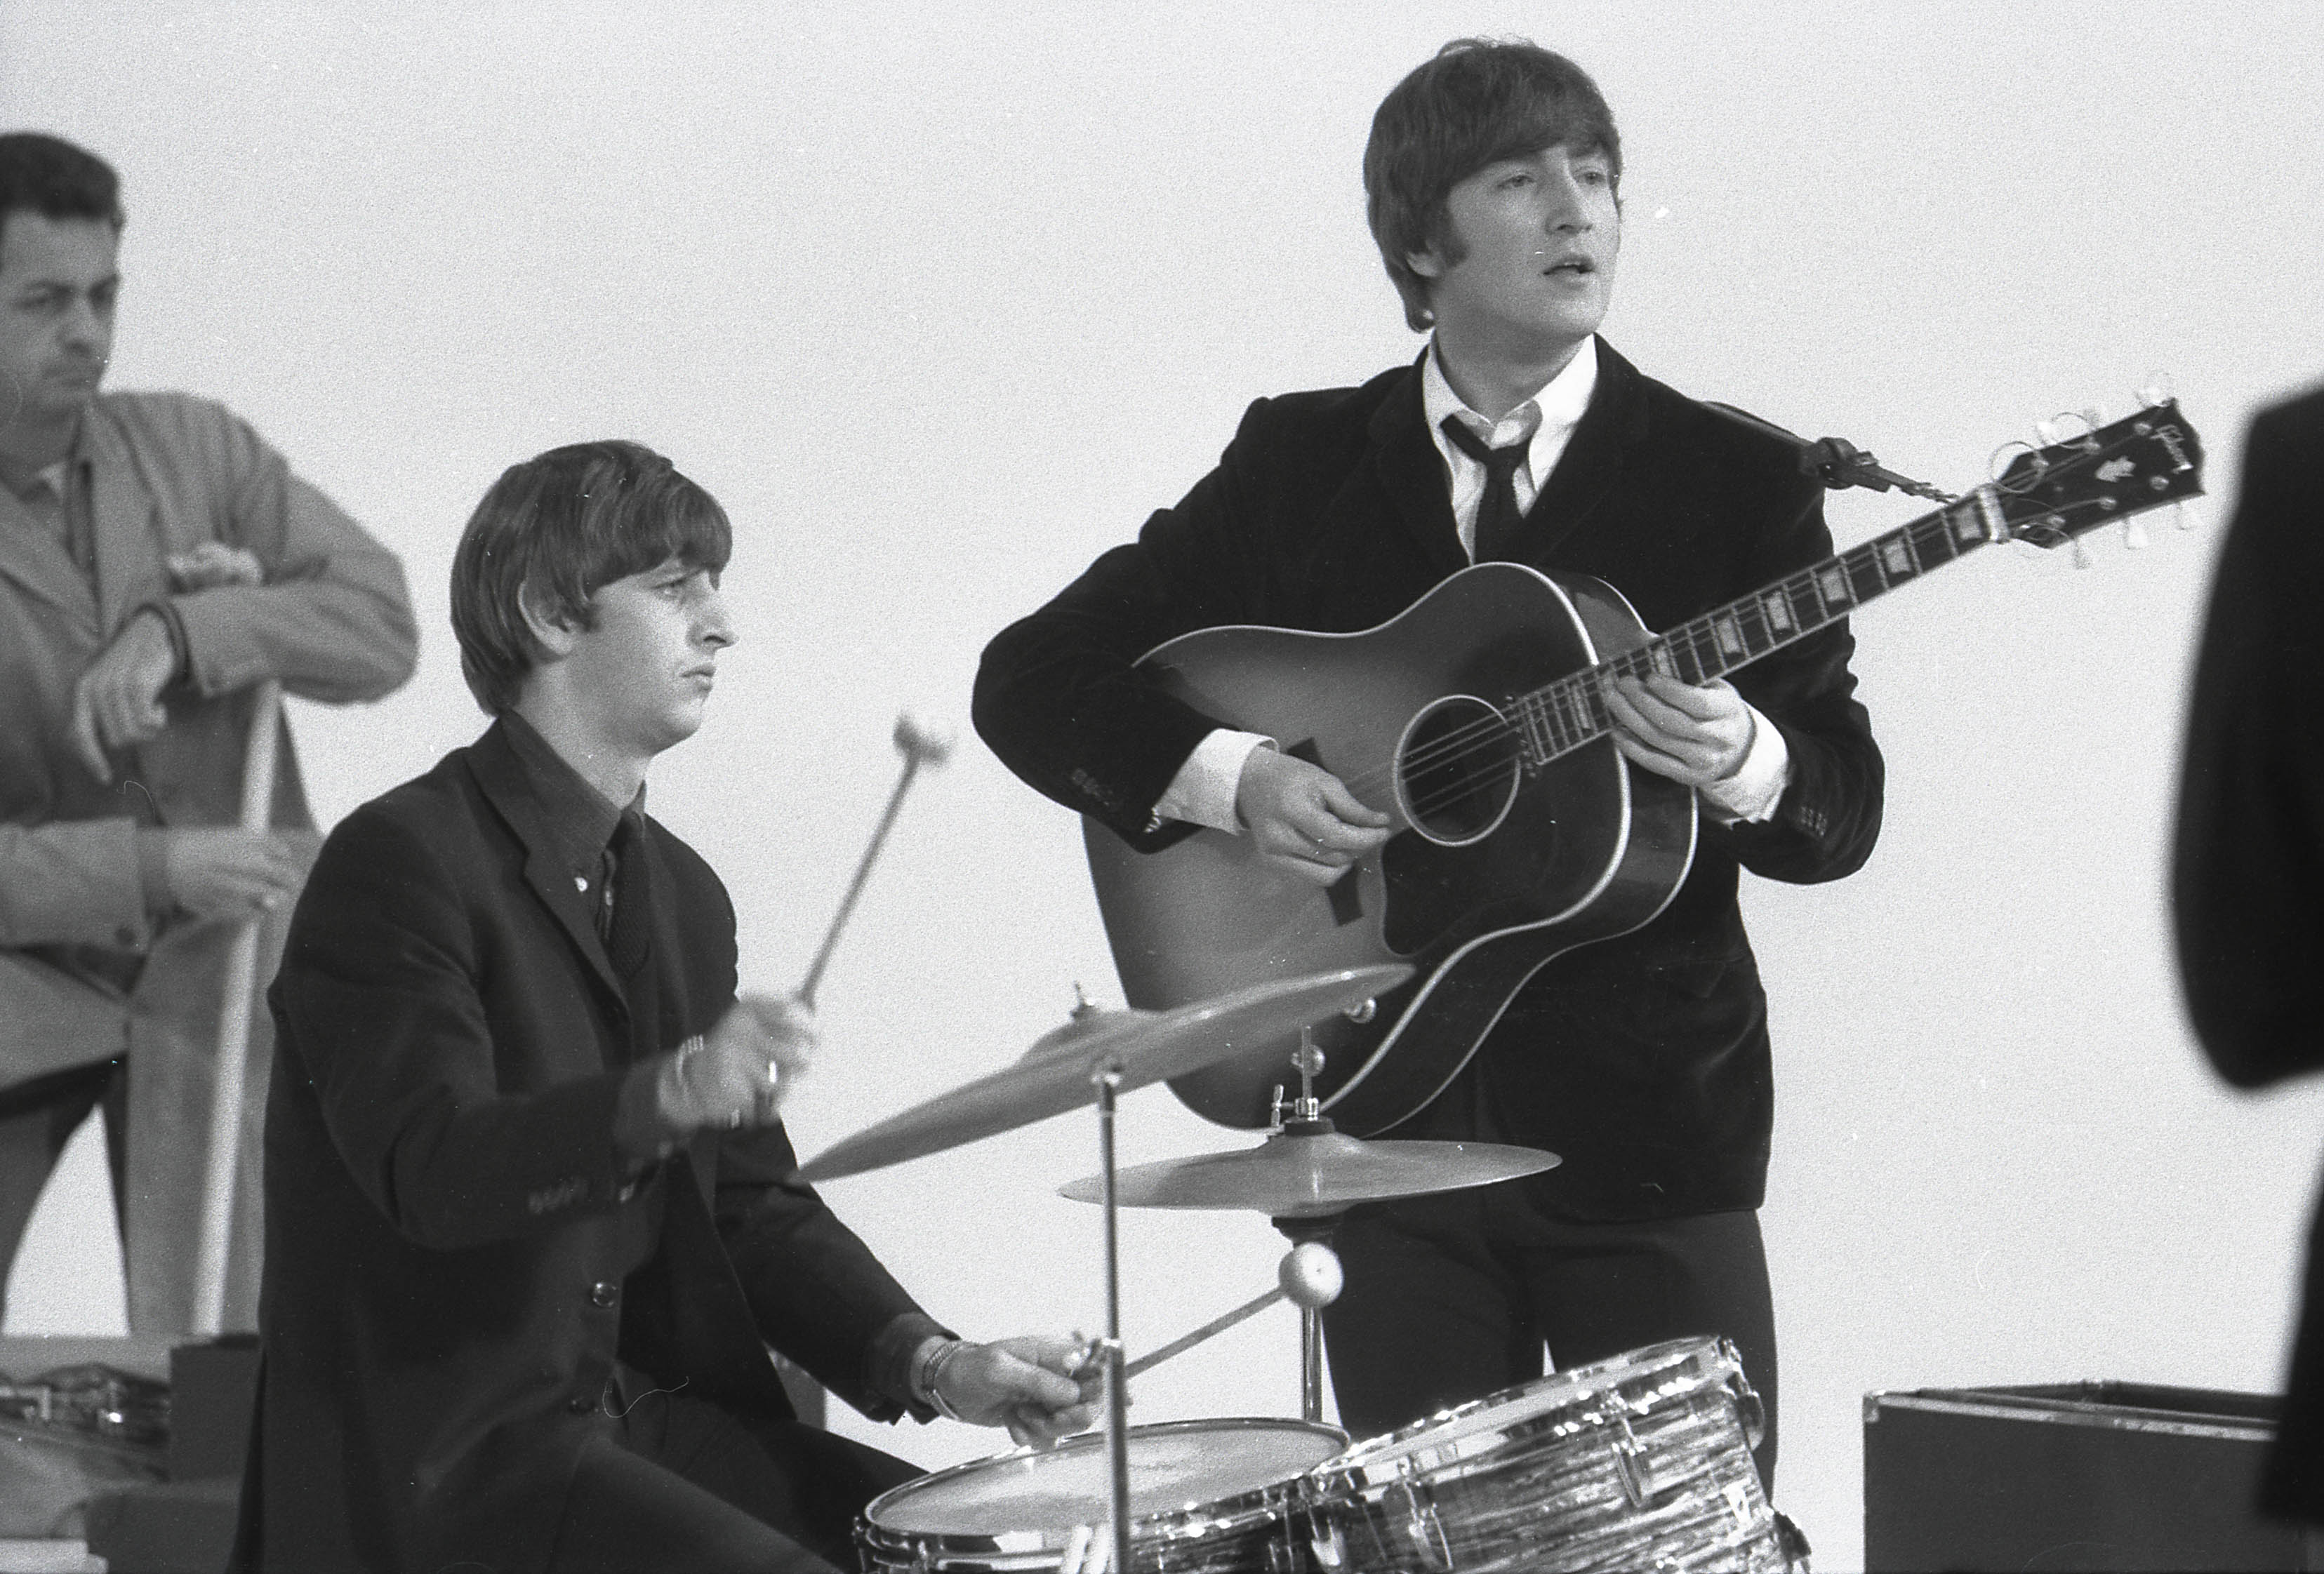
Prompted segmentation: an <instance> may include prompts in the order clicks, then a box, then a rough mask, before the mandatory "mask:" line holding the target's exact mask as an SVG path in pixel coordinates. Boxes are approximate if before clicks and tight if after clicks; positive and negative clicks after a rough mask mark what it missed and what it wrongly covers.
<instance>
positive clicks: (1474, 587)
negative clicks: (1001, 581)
mask: <svg viewBox="0 0 2324 1574" xmlns="http://www.w3.org/2000/svg"><path fill="white" fill-rule="evenodd" d="M2201 462H2202V448H2201V445H2200V443H2199V439H2198V438H2197V437H2196V435H2195V432H2194V430H2193V429H2192V428H2190V426H2189V425H2188V424H2187V422H2186V421H2185V420H2184V419H2183V418H2182V417H2181V415H2180V413H2179V409H2178V406H2177V404H2176V403H2175V402H2172V401H2167V400H2166V401H2163V402H2161V403H2158V404H2155V405H2153V406H2152V407H2150V408H2148V409H2145V410H2142V411H2141V412H2140V413H2138V414H2137V415H2135V416H2131V417H2128V418H2126V419H2122V420H2119V421H2116V422H2115V423H2113V424H2112V425H2109V426H2106V427H2103V428H2093V429H2090V430H2089V431H2087V432H2086V433H2084V434H2083V435H2082V436H2080V437H2074V438H2071V439H2069V440H2064V441H2060V442H2055V443H2052V444H2051V445H2049V446H2044V447H2040V448H2031V447H2029V448H2027V449H2026V450H2025V451H2024V453H2022V454H2020V455H2019V456H2017V457H2016V458H2015V460H2014V461H2013V462H2012V463H2011V464H2009V465H2008V466H2007V467H2006V469H2005V470H2004V471H2003V473H2002V474H2001V475H2000V477H1999V478H1998V479H1997V480H1996V481H1994V482H1991V483H1987V484H1985V485H1983V486H1980V487H1978V489H1977V490H1976V491H1974V492H1970V493H1969V494H1968V495H1967V496H1965V497H1962V498H1960V500H1958V501H1956V502H1951V503H1949V504H1947V505H1946V506H1944V507H1942V508H1941V509H1938V510H1936V511H1933V512H1932V513H1928V514H1924V515H1923V516H1921V517H1920V518H1918V519H1915V520H1913V521H1911V522H1910V523H1908V524H1906V525H1904V526H1902V527H1900V528H1898V529H1894V530H1890V531H1889V532H1887V533H1886V535H1882V536H1879V537H1877V538H1874V539H1872V540H1870V541H1867V542H1866V543H1864V544H1863V545H1862V546H1858V547H1852V548H1849V549H1848V550H1846V551H1844V552H1840V553H1836V554H1834V555H1833V556H1831V557H1826V558H1824V559H1823V560H1822V561H1821V562H1820V563H1816V564H1813V565H1812V566H1809V567H1806V568H1804V569H1802V570H1801V571H1799V572H1798V573H1796V574H1794V575H1790V576H1789V577H1787V578H1785V579H1783V580H1781V581H1779V582H1777V583H1776V584H1770V585H1768V586H1766V587H1765V588H1764V589H1761V590H1757V591H1755V592H1753V593H1752V594H1749V595H1747V596H1744V597H1742V598H1741V599H1739V600H1737V601H1733V602H1729V603H1727V604H1726V605H1724V606H1720V607H1718V608H1715V609H1713V610H1712V611H1711V612H1705V613H1703V614H1702V615H1701V616H1700V617H1698V618H1695V619H1693V620H1692V621H1689V622H1686V623H1684V624H1682V625H1681V626H1679V627H1678V628H1675V629H1673V630H1671V631H1668V632H1666V633H1664V634H1660V635H1656V634H1653V633H1651V632H1649V631H1647V630H1646V627H1645V626H1644V625H1643V624H1642V623H1641V622H1640V621H1639V620H1638V618H1637V614H1636V613H1635V612H1633V611H1632V610H1631V608H1630V606H1629V603H1628V602H1626V601H1625V600H1624V599H1623V598H1622V596H1621V595H1620V594H1619V593H1618V592H1617V591H1616V590H1614V589H1613V587H1611V586H1610V585H1608V584H1604V583H1603V582H1602V581H1599V580H1595V579H1591V578H1587V577H1584V576H1581V575H1550V574H1543V573H1540V572H1538V571H1536V570H1535V569H1532V568H1529V567H1526V566H1523V565H1521V564H1514V563H1481V564H1479V565H1477V566H1474V567H1471V568H1468V569H1465V570H1463V571H1462V572H1461V573H1458V574H1455V575H1452V576H1451V577H1450V578H1448V579H1446V580H1444V581H1443V583H1442V584H1438V585H1437V586H1436V587H1435V588H1434V589H1433V590H1432V591H1430V592H1429V593H1428V594H1426V595H1425V596H1423V597H1422V598H1421V599H1420V600H1419V601H1417V602H1416V603H1413V604H1412V605H1411V606H1410V607H1408V608H1406V610H1405V611H1404V612H1401V613H1399V614H1398V615H1397V616H1396V617H1394V618H1392V619H1390V620H1389V621H1387V622H1385V623H1382V624H1380V625H1379V626H1378V627H1377V628H1373V629H1369V630H1366V631H1362V632H1360V633H1354V634H1316V633H1308V632H1303V631H1296V630H1289V629H1271V628H1259V627H1248V626H1234V627H1225V628H1214V629H1203V630H1199V631H1195V632H1194V633H1191V634H1185V635H1182V636H1180V637H1179V638H1177V639H1175V640H1168V641H1167V642H1166V643H1164V644H1161V645H1158V646H1157V647H1156V648H1155V649H1152V650H1150V651H1148V653H1147V654H1146V655H1145V656H1144V657H1142V658H1140V659H1139V667H1140V668H1141V669H1142V670H1144V671H1145V672H1147V673H1148V674H1149V675H1151V676H1152V677H1154V678H1155V679H1156V680H1157V681H1158V682H1159V683H1160V684H1161V685H1162V686H1164V687H1165V688H1167V690H1169V691H1170V692H1171V693H1174V694H1176V695H1179V696H1180V697H1182V698H1184V699H1185V701H1186V702H1187V703H1189V704H1192V705H1194V707H1195V708H1197V709H1198V710H1200V711H1202V712H1203V713H1205V714H1207V715H1211V716H1214V717H1218V718H1220V719H1221V720H1222V721H1225V722H1228V723H1231V724H1232V725H1234V726H1236V727H1238V728H1240V729H1243V730H1245V731H1248V732H1260V733H1265V734H1267V735H1268V736H1269V737H1272V738H1277V739H1280V740H1282V741H1284V743H1285V744H1286V748H1287V750H1288V751H1289V752H1291V753H1294V754H1296V755H1299V756H1301V757H1302V758H1305V759H1308V760H1310V761H1312V762H1313V763H1314V764H1317V765H1320V766H1322V767H1323V769H1327V770H1330V771H1332V772H1333V774H1335V775H1337V776H1338V777H1339V778H1341V779H1342V781H1344V782H1346V783H1347V785H1348V787H1349V788H1350V789H1351V791H1353V792H1354V793H1355V794H1356V796H1358V797H1360V798H1361V799H1363V800H1364V802H1366V803H1368V804H1370V805H1373V806H1374V807H1377V808H1381V809H1385V810H1387V811H1388V813H1389V814H1390V815H1392V816H1393V819H1394V831H1393V833H1392V834H1391V835H1390V836H1389V838H1388V841H1387V842H1386V843H1385V844H1383V845H1382V846H1381V847H1380V848H1379V849H1378V850H1377V851H1374V852H1372V853H1370V854H1368V855H1367V856H1366V857H1365V858H1363V859H1362V860H1361V861H1360V862H1358V863H1357V864H1355V865H1353V866H1352V867H1351V869H1350V870H1348V872H1347V873H1346V875H1345V876H1343V877H1342V879H1340V880H1339V881H1338V882H1337V883H1335V884H1333V886H1331V887H1330V888H1317V887H1316V886H1315V885H1314V884H1313V883H1311V882H1309V881H1306V880H1304V879H1297V878H1296V877H1294V876H1291V875H1287V874H1283V873H1279V872H1277V870H1274V869H1272V868H1270V867H1269V866H1268V864H1266V863H1265V862H1264V861H1262V860H1261V859H1260V858H1259V855H1258V854H1257V852H1256V851H1254V849H1253V847H1252V844H1251V842H1250V838H1248V837H1239V836H1230V835H1227V834H1224V833H1221V832H1217V831H1213V830H1208V829H1204V830H1200V831H1197V832H1196V833H1194V834H1193V835H1191V836H1188V837H1186V838H1185V839H1184V840H1182V841H1179V842H1174V843H1172V844H1170V845H1169V846H1167V847H1166V848H1164V849H1162V850H1161V851H1157V852H1151V853H1139V852H1137V851H1133V850H1132V849H1131V848H1130V846H1129V844H1128V843H1127V842H1123V841H1122V840H1121V838H1120V837H1119V836H1118V835H1116V834H1115V833H1113V832H1112V831H1111V830H1109V829H1107V828H1106V827H1105V826H1103V825H1101V824H1098V823H1096V822H1095V821H1089V822H1087V823H1086V824H1085V833H1084V834H1085V839H1086V842H1087V848H1088V853H1089V861H1090V872H1091V876H1092V879H1093V881H1094V882H1095V885H1096V888H1097V897H1098V907H1099V909H1100V911H1101V913H1102V915H1103V917H1104V920H1105V927H1106V935H1107V939H1108V941H1109V943H1111V948H1112V952H1113V958H1114V963H1115V966H1116V968H1117V969H1118V970H1119V971H1120V975H1121V982H1122V989H1123V992H1124V995H1125V996H1126V998H1127V999H1128V1000H1129V1003H1130V1005H1132V1006H1138V1007H1143V1008H1149V1009H1157V1010H1167V1009H1170V1008H1176V1007H1178V1006H1183V1005H1187V1004H1191V1003H1193V1002H1194V1001H1198V1000H1203V999H1210V998H1213V997H1214V996H1217V995H1222V994H1224V993H1226V992H1228V991H1229V990H1236V989H1240V988H1242V987H1244V986H1246V985H1249V984H1253V983H1257V982H1259V981H1261V980H1268V979H1277V978H1289V977H1294V976H1296V975H1298V974H1302V973H1313V972H1322V971H1330V970H1334V969H1339V968H1347V967H1360V966H1366V965H1369V964H1373V963H1378V962H1409V963H1411V964H1413V966H1414V968H1415V970H1416V971H1415V973H1414V976H1413V979H1412V980H1411V981H1410V982H1408V983H1406V984H1404V985H1402V986H1400V987H1399V988H1398V989H1397V990H1395V991H1394V992H1393V993H1391V994H1388V995H1386V996H1383V997H1382V998H1380V999H1378V1000H1376V1001H1373V1002H1370V1003H1369V1005H1368V1006H1366V1007H1364V1008H1360V1009H1358V1010H1356V1011H1354V1012H1351V1013H1345V1014H1342V1016H1340V1017H1333V1018H1332V1019H1330V1020H1329V1021H1327V1022H1326V1023H1324V1024H1323V1025H1321V1026H1318V1027H1317V1028H1316V1029H1315V1030H1314V1034H1315V1044H1316V1046H1317V1047H1318V1048H1320V1049H1322V1050H1323V1052H1324V1060H1325V1063H1324V1069H1323V1073H1322V1075H1321V1076H1319V1077H1318V1079H1317V1082H1316V1091H1317V1093H1318V1095H1319V1097H1321V1098H1322V1100H1323V1109H1324V1112H1325V1113H1326V1114H1328V1115H1329V1116H1331V1117H1332V1118H1333V1120H1334V1121H1335V1122H1336V1123H1337V1124H1338V1125H1339V1127H1340V1128H1341V1129H1342V1130H1344V1131H1350V1132H1353V1133H1354V1134H1356V1135H1358V1136H1371V1135H1373V1134H1375V1133H1378V1132H1381V1131H1385V1130H1387V1129H1388V1128H1392V1127H1394V1126H1396V1125H1397V1124H1398V1123H1400V1122H1402V1121H1404V1120H1406V1119H1407V1118H1410V1117H1411V1116H1412V1115H1414V1114H1416V1112H1418V1111H1419V1110H1420V1109H1423V1108H1424V1107H1425V1106H1426V1105H1427V1103H1428V1102H1429V1100H1432V1099H1434V1097H1435V1096H1436V1095H1437V1094H1438V1093H1439V1092H1441V1091H1443V1088H1444V1087H1445V1085H1446V1084H1447V1083H1449V1082H1451V1081H1452V1078H1453V1077H1454V1076H1455V1075H1457V1074H1458V1073H1459V1072H1460V1071H1461V1069H1462V1066H1464V1065H1466V1064H1467V1063H1468V1062H1469V1060H1470V1057H1471V1056H1472V1055H1473V1054H1476V1051H1477V1047H1478V1045H1480V1043H1481V1042H1482V1040H1483V1039H1484V1036H1485V1035H1486V1033H1487V1032H1488V1031H1489V1030H1490V1029H1491V1027H1492V1026H1493V1024H1494V1023H1495V1022H1496V1021H1497V1020H1499V1017H1500V1015H1501V1013H1502V1011H1503V1010H1504V1009H1505V1008H1507V1007H1508V1003H1509V1000H1510V999H1511V998H1512V997H1513V996H1514V995H1515V994H1516V993H1517V990H1518V989H1519V988H1520V987H1521V986H1522V985H1523V984H1524V983H1525V981H1526V979H1528V978H1530V977H1531V976H1532V975H1533V974H1534V973H1535V971H1538V970H1539V969H1540V968H1541V967H1542V966H1544V965H1545V963H1547V962H1550V961H1551V960H1552V959H1553V958H1555V957H1557V956H1560V955H1562V954H1563V953H1566V952H1569V951H1571V950H1572V949H1573V948H1574V947H1576V946H1581V945H1587V944H1590V943H1592V942H1594V941H1600V940H1606V939H1610V938H1612V937H1613V936H1615V935H1618V934H1628V932H1630V931H1631V930H1634V929H1637V928H1639V927H1640V926H1642V925H1645V924H1646V923H1648V922H1650V921H1651V920H1652V919H1653V918H1654V916H1655V915H1656V914H1657V913H1659V912H1661V911H1662V910H1663V908H1664V907H1665V906H1666V905H1667V904H1668V903H1669V901H1670V899H1671V897H1673V896H1674V894H1675V893H1676V892H1677V890H1678V888H1679V885H1680V882H1681V881H1683V880H1684V879H1685V878H1686V872H1687V870H1688V868H1689V866H1690V865H1691V863H1692V861H1693V856H1694V848H1695V838H1696V833H1697V829H1698V822H1697V818H1696V810H1695V797H1694V793H1693V791H1692V789H1691V788H1688V787H1683V786H1681V785H1679V784H1678V783H1675V782H1672V781H1669V780H1667V779H1665V778H1662V777H1658V776H1655V775H1654V774H1653V773H1652V772H1650V771H1646V770H1642V769H1638V768H1637V767H1634V766H1633V765H1631V764H1630V763H1629V762H1628V760H1626V759H1623V757H1622V756H1621V755H1620V754H1619V753H1618V752H1616V750H1615V749H1614V746H1613V742H1612V740H1611V739H1610V738H1609V736H1608V734H1609V732H1610V731H1611V721H1610V718H1609V714H1608V713H1607V709H1606V704H1605V697H1604V696H1605V692H1606V688H1607V686H1608V685H1609V682H1610V681H1611V680H1612V679H1613V678H1614V677H1617V676H1622V675H1628V676H1642V675H1644V674H1646V673H1647V672H1649V671H1656V672H1663V673H1667V674H1670V675H1672V676H1674V677H1678V678H1680V679H1683V681H1685V682H1687V683H1691V684H1701V683H1707V682H1709V681H1711V679H1713V678H1717V677H1721V676H1723V675H1724V674H1727V673H1729V672H1733V671H1735V670H1736V669H1738V667H1744V666H1746V665H1747V664H1748V663H1750V662H1752V661H1755V660H1757V658H1760V657H1762V656H1765V655H1766V654H1767V653H1768V652H1769V651H1771V650H1776V649H1781V648H1782V647H1784V646H1785V645H1788V644H1790V643H1791V642H1792V641H1794V640H1798V639H1801V638H1803V636H1805V635H1808V634H1811V633H1813V632H1814V631H1817V630H1819V629H1821V628H1823V627H1824V626H1825V625H1827V624H1829V623H1831V622H1832V621H1834V620H1836V619H1839V618H1841V617H1845V616H1846V615H1847V614H1848V613H1849V612H1853V611H1854V610H1855V609H1856V608H1858V607H1859V606H1861V605H1863V604H1864V603H1867V602H1869V601H1872V600H1874V599H1876V598H1877V597H1879V596H1881V595H1885V594H1887V593H1888V592H1889V591H1891V590H1894V589H1895V588H1896V587H1897V586H1899V585H1901V584H1906V583H1908V582H1910V581H1912V580H1914V579H1918V578H1920V577H1921V576H1922V575H1924V574H1927V573H1930V572H1932V570H1934V569H1937V568H1940V567H1941V566H1944V565H1946V564H1949V563H1953V562H1957V561H1959V560H1960V558H1962V557H1967V556H1968V555H1969V553H1971V552H1973V551H1976V550H1977V549H1978V548H1981V547H1984V546H1986V545H1987V544H1989V543H1991V542H1995V541H2005V540H2021V541H2029V542H2032V543H2033V544H2034V545H2036V546H2041V547H2057V546H2061V545H2063V544H2064V543H2066V542H2067V541H2070V540H2072V539H2073V538H2077V537H2079V536H2080V535H2082V534H2084V533H2086V532H2088V531H2089V530H2092V529H2098V527H2100V526H2102V525H2104V524H2107V523H2108V522H2111V521H2115V520H2128V519H2129V518H2130V517H2131V516H2133V515H2135V514H2139V513H2142V512H2144V511H2147V510H2149V509H2153V508H2156V507H2159V506H2161V505H2163V504H2164V503H2168V502H2176V501H2178V500H2181V499H2183V498H2186V497H2189V496H2192V495H2194V494H2197V493H2199V492H2201V490H2202V483H2201ZM1297 1047H1298V1045H1297V1041H1296V1038H1293V1037H1286V1038H1285V1039H1283V1040H1282V1041H1281V1042H1279V1043H1268V1044H1265V1045H1254V1046H1252V1047H1251V1048H1250V1050H1249V1051H1248V1052H1246V1053H1244V1054H1240V1055H1237V1056H1236V1057H1234V1058H1232V1059H1230V1060H1228V1061H1225V1062H1222V1063H1219V1064H1216V1065H1214V1066H1212V1067H1210V1068H1207V1069H1205V1070H1203V1071H1200V1072H1194V1073H1192V1074H1189V1075H1187V1076H1184V1077H1180V1078H1177V1079H1176V1080H1174V1081H1173V1082H1171V1083H1170V1086H1171V1088H1172V1089H1173V1090H1174V1091H1176V1093H1177V1095H1178V1097H1179V1099H1180V1100H1183V1101H1184V1102H1185V1104H1186V1105H1187V1107H1188V1108H1190V1109H1193V1110H1194V1112H1195V1113H1197V1114H1199V1115H1201V1116H1203V1117H1204V1118H1207V1119H1210V1120H1213V1121H1216V1122H1218V1123H1220V1124H1222V1125H1226V1126H1235V1127H1243V1128H1256V1127H1261V1126H1266V1125H1268V1124H1270V1122H1271V1119H1272V1118H1273V1111H1274V1104H1275V1100H1276V1097H1277V1093H1278V1091H1279V1090H1280V1088H1281V1087H1282V1086H1283V1085H1284V1084H1285V1083H1286V1082H1287V1081H1290V1080H1292V1077H1293V1073H1292V1072H1291V1069H1290V1068H1291V1056H1292V1054H1293V1053H1294V1052H1295V1051H1296V1049H1297Z"/></svg>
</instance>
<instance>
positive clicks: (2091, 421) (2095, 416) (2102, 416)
mask: <svg viewBox="0 0 2324 1574" xmlns="http://www.w3.org/2000/svg"><path fill="white" fill-rule="evenodd" d="M2081 413H2082V422H2083V424H2084V425H2086V426H2088V427H2089V428H2090V430H2091V431H2093V432H2095V431H2097V430H2098V428H2100V427H2102V426H2104V425H2106V424H2107V412H2106V406H2104V405H2102V404H2094V405H2092V406H2090V408H2089V409H2088V410H2084V411H2082V412H2081Z"/></svg>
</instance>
